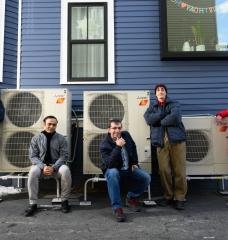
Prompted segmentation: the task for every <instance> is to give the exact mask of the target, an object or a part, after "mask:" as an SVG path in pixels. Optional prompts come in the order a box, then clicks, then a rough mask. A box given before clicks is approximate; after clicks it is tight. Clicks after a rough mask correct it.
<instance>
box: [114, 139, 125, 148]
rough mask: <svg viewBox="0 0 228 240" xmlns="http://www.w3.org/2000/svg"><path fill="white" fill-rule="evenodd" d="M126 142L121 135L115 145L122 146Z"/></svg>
mask: <svg viewBox="0 0 228 240" xmlns="http://www.w3.org/2000/svg"><path fill="white" fill-rule="evenodd" d="M125 144H126V142H125V140H124V139H123V138H122V137H121V138H117V140H116V145H117V146H119V147H123V146H124V145H125Z"/></svg>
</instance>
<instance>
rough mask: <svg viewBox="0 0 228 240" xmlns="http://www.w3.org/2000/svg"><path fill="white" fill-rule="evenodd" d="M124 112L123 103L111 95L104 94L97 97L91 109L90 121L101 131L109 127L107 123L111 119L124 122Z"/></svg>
mask: <svg viewBox="0 0 228 240" xmlns="http://www.w3.org/2000/svg"><path fill="white" fill-rule="evenodd" d="M124 112H125V111H124V106H123V104H122V103H121V101H120V100H119V99H118V98H117V97H115V96H113V95H111V94H102V95H100V96H98V97H96V98H95V99H94V100H93V101H92V102H91V104H90V107H89V117H90V120H91V121H92V122H93V124H94V125H95V126H96V127H98V128H101V129H106V128H107V127H108V126H107V123H108V121H109V120H110V119H113V118H117V119H120V120H121V121H122V120H123V118H124Z"/></svg>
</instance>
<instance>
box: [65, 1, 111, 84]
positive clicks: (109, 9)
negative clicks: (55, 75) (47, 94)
mask: <svg viewBox="0 0 228 240" xmlns="http://www.w3.org/2000/svg"><path fill="white" fill-rule="evenodd" d="M69 3H107V6H108V7H107V9H108V10H107V11H108V12H107V19H108V31H107V34H108V49H107V50H108V79H107V81H105V82H104V81H74V82H72V81H71V82H70V81H67V80H68V79H67V76H68V74H67V70H68V68H67V57H68V56H67V52H68V41H67V36H68V4H69ZM114 83H115V59H114V3H113V0H61V50H60V84H114Z"/></svg>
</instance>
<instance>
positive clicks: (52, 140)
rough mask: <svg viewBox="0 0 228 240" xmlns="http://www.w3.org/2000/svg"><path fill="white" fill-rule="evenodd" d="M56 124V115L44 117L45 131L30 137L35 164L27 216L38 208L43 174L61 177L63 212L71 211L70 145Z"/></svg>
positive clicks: (29, 183)
mask: <svg viewBox="0 0 228 240" xmlns="http://www.w3.org/2000/svg"><path fill="white" fill-rule="evenodd" d="M57 124H58V120H57V119H56V117H55V116H47V117H45V118H44V120H43V128H44V130H43V131H42V132H41V133H39V134H38V135H36V136H34V137H33V138H32V140H31V144H30V147H29V159H30V160H31V162H32V167H31V169H30V171H29V178H28V192H29V207H28V209H27V210H26V212H25V216H26V217H29V216H32V215H34V213H35V212H36V211H37V200H38V189H39V178H40V177H43V176H48V177H49V176H52V177H56V178H60V179H61V200H62V212H64V213H67V212H69V210H70V207H69V205H68V197H69V195H70V190H71V172H70V169H69V168H68V166H67V165H66V162H67V160H68V147H67V141H66V139H65V137H64V136H63V135H61V134H59V133H57V132H56V131H55V130H56V127H57Z"/></svg>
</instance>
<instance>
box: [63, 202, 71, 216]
mask: <svg viewBox="0 0 228 240" xmlns="http://www.w3.org/2000/svg"><path fill="white" fill-rule="evenodd" d="M69 211H70V206H69V204H68V200H65V201H63V202H62V212H63V213H68V212H69Z"/></svg>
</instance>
